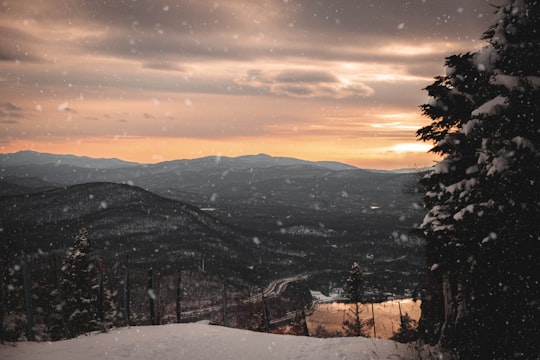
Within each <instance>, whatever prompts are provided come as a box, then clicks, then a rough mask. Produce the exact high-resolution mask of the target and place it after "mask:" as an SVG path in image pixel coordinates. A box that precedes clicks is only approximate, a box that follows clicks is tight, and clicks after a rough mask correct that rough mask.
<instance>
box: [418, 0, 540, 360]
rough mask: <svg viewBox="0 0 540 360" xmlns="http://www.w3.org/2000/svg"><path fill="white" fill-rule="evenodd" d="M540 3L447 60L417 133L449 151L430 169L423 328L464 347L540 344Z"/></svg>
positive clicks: (500, 14) (509, 352) (493, 353)
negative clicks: (539, 58) (483, 43)
mask: <svg viewBox="0 0 540 360" xmlns="http://www.w3.org/2000/svg"><path fill="white" fill-rule="evenodd" d="M539 8H540V2H539V1H533V0H511V1H509V3H508V4H507V5H506V6H501V7H499V8H497V19H496V22H495V24H494V25H493V26H492V27H490V28H489V29H488V30H487V31H486V32H485V33H484V39H485V40H487V41H488V45H487V46H486V47H484V48H483V49H482V50H481V51H479V52H476V53H466V54H460V55H453V56H450V57H448V58H447V59H446V68H447V72H446V73H447V75H446V76H441V77H437V78H436V81H435V82H434V83H433V84H432V85H430V86H428V87H427V88H426V90H427V91H428V93H429V95H430V96H431V99H432V100H431V101H430V102H429V103H428V104H425V105H423V106H422V109H423V112H424V114H425V115H426V116H428V117H429V118H430V119H431V120H432V123H431V124H430V125H428V126H425V127H424V128H422V129H420V130H419V131H418V133H417V135H418V136H419V138H420V139H421V140H424V141H430V142H433V143H434V147H433V148H432V150H431V151H432V152H434V153H438V154H440V155H442V157H443V159H442V160H441V161H440V162H439V163H438V164H437V165H436V166H435V168H434V171H433V172H432V173H431V174H429V175H428V176H426V177H425V178H424V179H423V180H422V185H423V186H425V188H426V189H427V192H426V196H425V201H424V202H425V205H426V207H427V209H428V213H427V215H426V217H425V219H424V222H423V224H422V225H421V230H422V231H423V234H424V236H425V239H426V244H427V248H426V255H427V261H428V267H429V269H430V271H429V278H428V289H427V296H426V299H425V301H424V302H423V304H422V318H421V321H420V324H419V326H420V329H421V330H423V331H424V334H425V338H426V340H428V341H430V342H441V343H442V345H443V346H446V347H448V348H455V349H456V350H457V351H458V353H459V354H460V355H461V356H462V357H463V358H510V357H512V358H513V357H518V358H519V357H521V358H537V357H540V348H539V345H538V342H537V341H536V337H537V334H538V333H540V327H539V315H540V290H539V289H540V286H539V284H538V275H537V274H538V273H540V267H539V265H538V261H537V259H538V258H539V256H540V225H539V223H538V219H539V218H540V211H539V210H540V185H539V184H540V66H539V65H538V61H537V56H538V54H540V10H539Z"/></svg>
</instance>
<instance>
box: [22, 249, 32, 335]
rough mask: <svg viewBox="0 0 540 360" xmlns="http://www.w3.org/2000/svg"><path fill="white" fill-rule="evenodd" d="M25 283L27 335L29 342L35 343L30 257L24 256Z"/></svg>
mask: <svg viewBox="0 0 540 360" xmlns="http://www.w3.org/2000/svg"><path fill="white" fill-rule="evenodd" d="M23 281H24V302H25V305H26V334H27V336H28V340H30V341H34V340H35V336H34V311H33V309H32V279H31V278H30V270H29V264H28V256H27V255H23Z"/></svg>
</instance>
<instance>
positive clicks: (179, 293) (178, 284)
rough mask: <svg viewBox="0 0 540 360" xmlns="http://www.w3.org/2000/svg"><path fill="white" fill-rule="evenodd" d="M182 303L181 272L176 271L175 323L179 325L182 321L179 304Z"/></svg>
mask: <svg viewBox="0 0 540 360" xmlns="http://www.w3.org/2000/svg"><path fill="white" fill-rule="evenodd" d="M181 301H182V270H178V277H177V278H176V323H177V324H179V323H180V321H181V320H182V311H181V310H182V309H181V308H180V303H181Z"/></svg>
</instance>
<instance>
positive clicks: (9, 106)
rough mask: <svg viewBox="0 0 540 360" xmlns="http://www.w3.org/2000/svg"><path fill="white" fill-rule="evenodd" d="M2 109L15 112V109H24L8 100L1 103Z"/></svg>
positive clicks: (0, 107)
mask: <svg viewBox="0 0 540 360" xmlns="http://www.w3.org/2000/svg"><path fill="white" fill-rule="evenodd" d="M0 109H4V110H6V111H9V112H14V111H22V108H20V107H18V106H17V105H15V104H13V103H11V102H9V101H7V102H3V103H1V104H0Z"/></svg>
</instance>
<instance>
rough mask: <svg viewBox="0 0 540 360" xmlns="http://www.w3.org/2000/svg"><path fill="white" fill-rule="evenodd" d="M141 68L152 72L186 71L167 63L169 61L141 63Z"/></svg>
mask: <svg viewBox="0 0 540 360" xmlns="http://www.w3.org/2000/svg"><path fill="white" fill-rule="evenodd" d="M142 66H143V68H145V69H153V70H165V71H178V72H184V71H186V69H185V68H183V67H182V66H180V65H178V64H175V63H172V62H169V61H152V62H145V63H143V65H142Z"/></svg>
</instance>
